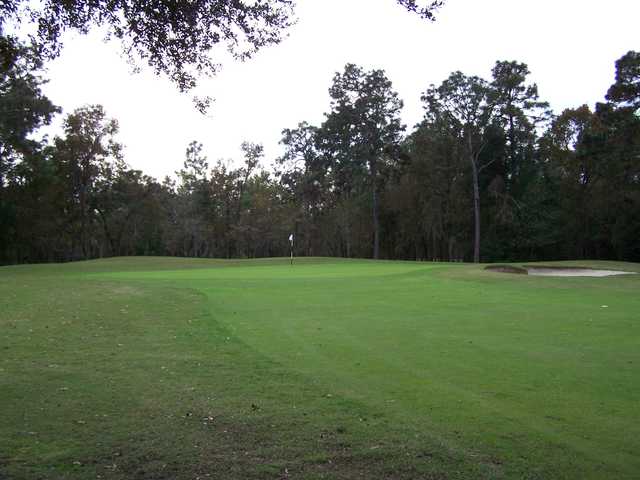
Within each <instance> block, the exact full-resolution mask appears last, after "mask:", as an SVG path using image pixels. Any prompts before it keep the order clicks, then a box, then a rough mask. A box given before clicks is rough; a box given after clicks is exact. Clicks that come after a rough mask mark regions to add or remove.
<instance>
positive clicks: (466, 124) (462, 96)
mask: <svg viewBox="0 0 640 480" xmlns="http://www.w3.org/2000/svg"><path fill="white" fill-rule="evenodd" d="M422 101H423V102H424V104H425V105H424V107H425V119H426V120H427V121H428V122H431V123H436V122H438V121H440V120H444V121H446V122H449V123H450V125H451V126H452V127H453V128H454V130H455V131H456V135H457V136H458V138H459V139H460V141H461V142H462V144H463V145H464V149H465V150H464V151H465V156H466V157H467V161H468V162H469V165H470V167H471V179H472V184H473V213H474V242H473V261H474V262H479V261H480V181H479V178H480V173H481V172H482V171H483V170H484V169H485V168H486V167H487V166H488V165H489V164H490V163H491V162H493V160H489V161H488V162H486V163H482V162H481V154H482V152H483V150H484V149H485V148H486V146H487V142H488V138H487V131H488V129H489V128H490V127H491V123H492V120H493V105H492V103H491V90H490V87H489V85H488V83H487V82H486V81H485V80H483V79H481V78H479V77H475V76H471V77H468V76H466V75H464V74H463V73H462V72H454V73H452V74H451V75H450V76H449V78H447V79H446V80H445V81H444V82H442V84H441V85H440V86H439V87H435V86H434V85H432V86H431V87H430V88H429V89H428V90H427V91H426V92H425V93H424V94H423V95H422Z"/></svg>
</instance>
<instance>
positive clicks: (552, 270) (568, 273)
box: [485, 265, 636, 277]
mask: <svg viewBox="0 0 640 480" xmlns="http://www.w3.org/2000/svg"><path fill="white" fill-rule="evenodd" d="M485 269H486V270H490V271H493V272H500V273H519V274H524V275H534V276H538V277H610V276H612V275H630V274H634V273H636V272H623V271H621V270H600V269H596V268H587V267H556V266H546V265H545V266H543V265H540V266H538V267H530V266H522V267H520V266H517V265H489V266H487V267H485Z"/></svg>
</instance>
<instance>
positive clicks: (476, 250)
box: [468, 134, 480, 263]
mask: <svg viewBox="0 0 640 480" xmlns="http://www.w3.org/2000/svg"><path fill="white" fill-rule="evenodd" d="M468 142H469V160H470V161H471V174H472V179H473V216H474V220H475V228H474V237H473V261H474V263H480V185H479V181H478V176H479V172H478V159H477V158H476V156H475V155H474V153H473V146H472V144H471V135H470V134H468Z"/></svg>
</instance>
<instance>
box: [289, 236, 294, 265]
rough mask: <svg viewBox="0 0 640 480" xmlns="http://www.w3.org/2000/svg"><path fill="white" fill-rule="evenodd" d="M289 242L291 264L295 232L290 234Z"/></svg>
mask: <svg viewBox="0 0 640 480" xmlns="http://www.w3.org/2000/svg"><path fill="white" fill-rule="evenodd" d="M289 243H290V244H291V265H293V233H292V234H291V235H289Z"/></svg>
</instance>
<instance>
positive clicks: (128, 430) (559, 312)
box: [0, 258, 640, 479]
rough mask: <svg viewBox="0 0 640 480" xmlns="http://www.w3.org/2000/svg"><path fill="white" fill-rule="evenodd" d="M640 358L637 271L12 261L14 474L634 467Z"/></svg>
mask: <svg viewBox="0 0 640 480" xmlns="http://www.w3.org/2000/svg"><path fill="white" fill-rule="evenodd" d="M545 263H546V264H548V262H545ZM562 265H582V266H597V267H603V268H609V269H615V268H621V269H625V270H633V271H640V266H639V265H635V264H617V263H613V262H564V263H562ZM639 365H640V275H626V276H620V277H606V278H544V277H529V276H526V275H515V274H504V273H496V272H490V271H485V270H484V269H483V266H476V265H463V264H445V263H442V264H434V263H413V262H384V261H383V262H373V261H364V260H363V261H356V260H339V259H300V260H297V261H296V264H295V265H294V266H293V267H292V266H290V265H289V264H288V260H287V259H265V260H255V261H222V260H191V259H175V258H116V259H109V260H99V261H91V262H79V263H74V264H66V265H38V266H20V267H3V268H0V411H1V412H2V415H0V479H4V478H10V479H23V478H24V479H31V478H52V479H57V478H70V479H81V478H82V479H84V478H98V477H100V478H114V479H128V478H144V479H147V478H148V479H160V478H166V479H172V478H177V479H182V478H184V479H194V478H198V477H199V478H220V479H245V478H255V479H263V478H267V479H268V478H273V479H280V478H295V479H316V478H317V479H319V478H335V479H347V478H389V479H405V478H406V479H415V478H445V479H447V478H451V479H456V478H458V479H467V478H468V479H476V478H513V479H516V478H517V479H520V478H531V479H558V478H567V479H575V478H584V479H587V478H592V479H602V478H616V479H622V478H637V475H638V472H639V471H640V456H639V455H638V452H639V451H640V408H639V407H638V405H640V376H638V366H639Z"/></svg>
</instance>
